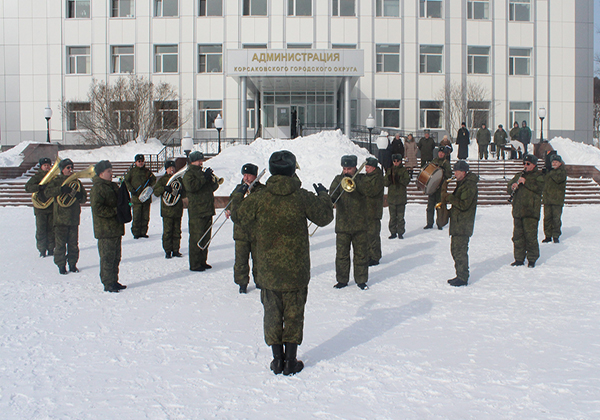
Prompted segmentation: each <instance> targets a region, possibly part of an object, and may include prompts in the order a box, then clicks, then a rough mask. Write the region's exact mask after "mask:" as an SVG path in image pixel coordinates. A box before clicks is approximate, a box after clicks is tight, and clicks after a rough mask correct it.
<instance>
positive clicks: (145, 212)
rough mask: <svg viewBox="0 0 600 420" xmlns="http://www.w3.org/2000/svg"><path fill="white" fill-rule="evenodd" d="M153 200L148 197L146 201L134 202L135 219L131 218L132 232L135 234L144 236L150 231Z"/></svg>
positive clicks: (133, 214)
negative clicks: (149, 224)
mask: <svg viewBox="0 0 600 420" xmlns="http://www.w3.org/2000/svg"><path fill="white" fill-rule="evenodd" d="M151 202H152V200H150V199H148V200H147V201H146V202H144V203H133V211H132V216H133V220H131V233H132V234H133V236H142V235H146V234H147V233H148V223H149V222H150V203H151Z"/></svg>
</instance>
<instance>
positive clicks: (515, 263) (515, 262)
mask: <svg viewBox="0 0 600 420" xmlns="http://www.w3.org/2000/svg"><path fill="white" fill-rule="evenodd" d="M510 265H511V266H513V267H518V266H520V265H525V263H524V262H523V261H514V262H512V263H510Z"/></svg>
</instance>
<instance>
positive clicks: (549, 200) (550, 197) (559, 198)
mask: <svg viewBox="0 0 600 420" xmlns="http://www.w3.org/2000/svg"><path fill="white" fill-rule="evenodd" d="M544 181H545V182H544V195H543V196H542V199H543V202H544V204H551V205H552V204H553V205H557V206H564V204H565V190H566V188H567V170H566V169H565V165H564V164H562V165H560V166H559V167H558V168H557V169H551V170H550V171H548V172H546V175H545V176H544Z"/></svg>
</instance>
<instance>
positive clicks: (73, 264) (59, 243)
mask: <svg viewBox="0 0 600 420" xmlns="http://www.w3.org/2000/svg"><path fill="white" fill-rule="evenodd" d="M59 168H60V171H61V174H60V175H58V176H57V177H56V178H54V179H53V180H52V181H51V182H50V183H49V184H48V186H47V187H46V191H45V193H46V196H47V197H55V200H54V215H53V218H54V237H55V248H54V264H56V265H57V266H58V272H59V273H60V274H67V269H66V265H67V263H68V264H69V272H71V273H77V272H79V269H78V268H77V261H79V219H80V215H81V204H83V203H85V202H86V201H87V192H86V191H85V188H84V187H83V185H82V184H81V181H79V180H78V179H76V180H75V181H73V182H76V183H77V184H78V187H79V190H78V191H75V190H74V189H73V188H71V187H70V186H69V185H62V184H63V183H64V181H65V180H66V179H67V178H68V177H69V176H71V174H72V173H73V161H72V160H71V159H63V160H61V161H60V164H59ZM61 196H62V197H63V198H65V197H69V198H71V199H73V200H72V201H73V202H72V204H71V205H70V206H68V207H63V206H62V205H60V204H59V197H61Z"/></svg>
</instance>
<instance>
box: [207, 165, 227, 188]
mask: <svg viewBox="0 0 600 420" xmlns="http://www.w3.org/2000/svg"><path fill="white" fill-rule="evenodd" d="M206 169H210V168H206ZM206 169H205V170H206ZM212 182H214V183H215V184H219V185H221V184H223V182H225V179H223V178H219V177H218V176H216V175H215V173H214V172H213V173H212Z"/></svg>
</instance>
